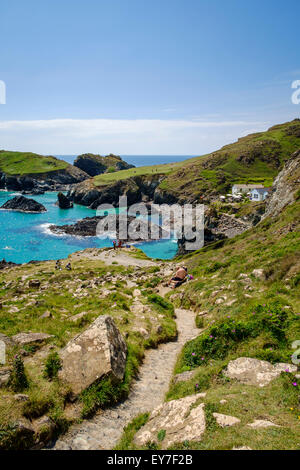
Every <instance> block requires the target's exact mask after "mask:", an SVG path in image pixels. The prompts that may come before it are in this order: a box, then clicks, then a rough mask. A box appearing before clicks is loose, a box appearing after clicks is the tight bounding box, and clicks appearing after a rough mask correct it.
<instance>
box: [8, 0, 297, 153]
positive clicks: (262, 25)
mask: <svg viewBox="0 0 300 470" xmlns="http://www.w3.org/2000/svg"><path fill="white" fill-rule="evenodd" d="M299 14H300V2H299V0H286V1H285V2H278V1H274V0H260V1H257V0H252V1H251V2H250V1H246V0H226V1H224V0H151V1H149V0H109V1H108V0H85V1H78V0H60V1H57V0H51V1H50V0H43V1H40V0H26V2H24V0H2V2H1V5H0V18H1V41H0V58H1V60H0V80H3V81H4V82H5V83H6V87H7V96H6V104H5V105H0V148H7V149H11V150H13V149H16V150H31V151H36V152H40V153H44V154H50V153H56V154H73V153H74V154H76V153H81V152H99V153H102V154H103V153H109V152H114V153H119V154H139V153H140V154H195V155H199V154H203V153H206V152H208V151H211V150H214V149H216V148H218V147H219V146H220V145H223V144H225V143H229V142H231V141H233V140H235V139H236V138H238V137H239V136H241V135H245V134H247V133H249V132H253V131H256V130H263V129H265V128H267V127H269V126H270V125H272V124H274V123H279V122H284V121H287V120H290V119H294V118H295V117H298V116H299V114H300V113H299V111H300V105H295V104H292V102H291V95H292V89H291V84H292V82H293V81H294V80H297V79H298V80H300V59H299V57H300V56H299V46H300V44H299V42H300V41H299Z"/></svg>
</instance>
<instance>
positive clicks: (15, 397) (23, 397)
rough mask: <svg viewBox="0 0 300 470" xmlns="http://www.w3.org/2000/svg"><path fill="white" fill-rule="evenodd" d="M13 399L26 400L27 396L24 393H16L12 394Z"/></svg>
mask: <svg viewBox="0 0 300 470" xmlns="http://www.w3.org/2000/svg"><path fill="white" fill-rule="evenodd" d="M14 399H15V400H16V401H28V400H29V396H28V395H26V394H25V393H17V394H16V395H14Z"/></svg>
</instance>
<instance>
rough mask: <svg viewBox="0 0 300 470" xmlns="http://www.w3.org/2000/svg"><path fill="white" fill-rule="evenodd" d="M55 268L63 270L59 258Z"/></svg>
mask: <svg viewBox="0 0 300 470" xmlns="http://www.w3.org/2000/svg"><path fill="white" fill-rule="evenodd" d="M55 269H58V270H59V271H61V262H60V260H59V259H58V260H57V261H56V263H55Z"/></svg>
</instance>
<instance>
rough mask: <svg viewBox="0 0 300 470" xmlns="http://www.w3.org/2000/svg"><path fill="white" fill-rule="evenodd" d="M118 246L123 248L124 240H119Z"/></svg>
mask: <svg viewBox="0 0 300 470" xmlns="http://www.w3.org/2000/svg"><path fill="white" fill-rule="evenodd" d="M118 248H122V240H119V242H118Z"/></svg>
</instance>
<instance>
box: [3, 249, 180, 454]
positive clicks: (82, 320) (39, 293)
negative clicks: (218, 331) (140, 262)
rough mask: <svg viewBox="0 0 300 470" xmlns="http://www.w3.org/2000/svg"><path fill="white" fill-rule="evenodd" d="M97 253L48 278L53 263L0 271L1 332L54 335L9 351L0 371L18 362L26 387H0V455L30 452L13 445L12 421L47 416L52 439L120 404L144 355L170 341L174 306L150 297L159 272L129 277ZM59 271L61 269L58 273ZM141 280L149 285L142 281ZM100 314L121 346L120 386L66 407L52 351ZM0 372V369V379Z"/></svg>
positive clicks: (93, 391) (97, 388)
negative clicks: (124, 361)
mask: <svg viewBox="0 0 300 470" xmlns="http://www.w3.org/2000/svg"><path fill="white" fill-rule="evenodd" d="M96 252H97V250H96V251H95V250H94V251H93V250H90V257H89V256H88V254H87V253H89V252H88V251H86V252H85V256H82V257H81V256H80V254H74V255H71V256H70V257H69V260H70V261H71V262H72V271H66V270H62V271H57V270H55V262H54V261H46V262H39V263H34V264H26V265H18V266H13V267H11V268H9V270H4V271H0V299H1V309H0V332H1V333H2V334H5V335H7V336H9V337H10V336H12V335H15V334H17V333H19V332H22V331H25V332H28V331H31V332H43V333H48V334H50V335H53V336H52V338H50V339H49V340H48V342H47V343H46V344H40V345H36V344H35V345H26V346H24V347H20V346H14V347H13V348H10V349H8V351H7V363H6V365H5V366H4V369H5V367H6V366H9V367H12V364H13V362H14V356H15V355H16V354H20V355H21V357H22V359H23V361H24V364H25V374H26V378H27V384H26V385H25V386H22V387H20V385H18V384H16V383H15V382H13V381H12V382H10V384H9V385H8V386H6V387H3V386H2V387H0V449H3V448H4V449H10V448H13V449H17V448H20V449H22V448H28V447H31V446H32V445H33V442H32V436H29V437H28V439H27V440H26V439H24V436H23V437H22V439H21V438H18V435H17V428H16V425H15V424H16V422H18V421H19V420H24V419H25V418H26V419H29V420H30V421H32V423H33V424H34V423H35V422H36V420H38V418H39V417H41V416H43V415H45V414H47V416H49V417H50V418H51V419H52V420H53V422H54V423H55V425H56V430H55V432H57V433H59V432H61V431H63V430H65V429H66V428H67V427H68V426H69V424H70V423H71V422H74V421H76V420H79V419H80V418H82V417H87V416H90V415H91V414H92V413H93V411H94V410H95V408H99V407H104V406H105V405H107V404H109V403H114V402H116V401H118V400H120V398H121V397H124V396H126V395H127V393H128V391H129V387H130V383H131V381H132V379H133V377H134V375H135V374H136V372H137V370H138V368H139V364H140V362H141V361H142V358H143V355H144V350H145V349H146V348H151V347H155V346H156V345H157V344H159V343H160V342H164V341H169V340H172V339H174V338H175V337H176V334H177V331H176V323H175V321H174V319H173V315H174V308H173V305H172V304H170V303H169V302H167V301H164V300H163V299H162V298H161V297H159V296H158V295H156V296H153V295H152V296H151V295H150V294H152V292H153V289H152V288H151V286H152V283H153V282H154V281H157V277H156V275H157V272H159V268H157V267H156V266H155V267H145V268H141V267H139V268H138V269H135V268H134V267H132V266H130V267H124V266H120V265H118V263H117V262H115V264H114V263H113V264H112V265H111V266H106V265H105V264H104V263H103V261H101V260H97V258H95V253H96ZM130 253H131V252H130ZM138 254H139V251H138V250H136V251H134V250H132V255H133V256H135V255H136V256H138ZM66 263H67V261H64V262H63V265H65V264H66ZM106 277H107V280H106ZM129 277H130V279H131V280H132V279H136V285H135V287H131V288H128V287H127V279H129ZM145 278H146V279H147V280H148V282H145V280H143V279H145ZM31 279H38V280H39V281H40V283H41V287H40V288H39V289H36V288H31V287H30V286H29V281H30V280H31ZM154 283H155V282H154ZM133 284H135V283H133ZM136 287H139V288H140V289H141V296H140V301H139V302H140V303H141V305H142V307H143V311H144V312H143V315H142V316H141V313H140V311H137V309H135V308H134V301H135V300H136V298H135V297H134V289H135V288H136ZM106 314H109V315H110V316H112V318H113V319H114V321H115V322H116V325H117V326H118V328H119V329H120V331H121V333H122V334H123V335H124V337H125V338H126V342H127V346H128V354H127V364H126V371H125V377H124V380H123V382H122V383H120V384H112V383H111V382H110V380H109V379H107V380H103V381H101V382H100V383H99V384H98V385H97V384H95V385H93V386H92V387H90V388H89V389H86V390H85V391H84V392H82V394H81V395H80V397H79V399H78V400H77V402H76V403H73V402H72V403H71V402H70V401H69V392H70V390H69V388H68V387H67V386H66V385H64V384H63V383H62V382H60V381H59V380H58V379H57V367H58V368H59V365H58V364H59V360H58V358H57V351H59V350H60V348H61V347H63V346H64V345H65V344H66V343H67V342H68V341H69V340H70V339H71V338H73V337H74V336H76V335H77V334H78V333H80V332H82V331H83V330H85V329H86V328H87V326H88V325H89V324H91V323H92V321H93V320H95V319H96V318H97V317H98V316H99V315H106ZM158 327H159V328H158ZM141 331H142V332H141ZM144 331H146V332H147V334H146V335H145V334H144V333H143V332H144ZM142 333H143V334H142ZM2 370H3V369H2V365H0V377H1V372H2ZM16 385H18V386H16ZM17 392H22V393H25V394H26V395H27V396H28V397H27V401H22V400H21V401H17V400H16V397H15V394H16V393H17ZM46 435H47V433H46ZM35 437H36V438H38V436H35Z"/></svg>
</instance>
